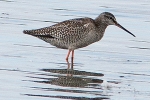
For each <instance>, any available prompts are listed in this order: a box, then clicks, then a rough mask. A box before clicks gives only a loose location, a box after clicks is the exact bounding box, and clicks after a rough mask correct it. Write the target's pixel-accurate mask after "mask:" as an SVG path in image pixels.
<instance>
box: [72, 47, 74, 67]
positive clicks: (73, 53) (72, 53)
mask: <svg viewBox="0 0 150 100" xmlns="http://www.w3.org/2000/svg"><path fill="white" fill-rule="evenodd" d="M73 60H74V50H72V56H71V68H73Z"/></svg>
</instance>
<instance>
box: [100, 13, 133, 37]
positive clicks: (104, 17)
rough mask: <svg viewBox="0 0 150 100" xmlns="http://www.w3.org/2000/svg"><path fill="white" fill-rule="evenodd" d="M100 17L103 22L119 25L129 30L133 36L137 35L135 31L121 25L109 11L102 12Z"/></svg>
mask: <svg viewBox="0 0 150 100" xmlns="http://www.w3.org/2000/svg"><path fill="white" fill-rule="evenodd" d="M99 17H100V19H101V20H102V22H103V23H105V24H107V25H115V26H118V27H119V28H121V29H123V30H124V31H126V32H128V33H129V34H131V35H132V36H134V37H135V35H134V34H133V33H131V32H130V31H128V30H127V29H125V28H124V27H123V26H121V25H120V24H119V23H118V22H117V20H116V18H115V16H114V15H113V14H111V13H109V12H103V13H101V14H100V16H99Z"/></svg>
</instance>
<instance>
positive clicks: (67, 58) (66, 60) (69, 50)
mask: <svg viewBox="0 0 150 100" xmlns="http://www.w3.org/2000/svg"><path fill="white" fill-rule="evenodd" d="M70 52H71V50H69V51H68V54H67V57H66V61H68V58H69V55H70Z"/></svg>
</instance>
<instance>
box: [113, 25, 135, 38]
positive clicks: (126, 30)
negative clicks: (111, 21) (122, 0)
mask: <svg viewBox="0 0 150 100" xmlns="http://www.w3.org/2000/svg"><path fill="white" fill-rule="evenodd" d="M116 26H118V27H119V28H121V29H123V30H124V31H126V32H128V33H129V34H131V35H132V36H134V37H136V36H135V35H134V34H133V33H131V32H130V31H128V30H127V29H125V28H124V27H123V26H121V25H120V24H119V23H116Z"/></svg>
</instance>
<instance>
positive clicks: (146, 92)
mask: <svg viewBox="0 0 150 100" xmlns="http://www.w3.org/2000/svg"><path fill="white" fill-rule="evenodd" d="M104 11H107V12H111V13H113V14H114V15H115V16H116V19H117V21H118V22H119V23H120V24H121V25H123V26H124V27H125V28H127V29H128V30H130V31H131V32H132V33H134V34H135V35H136V38H134V37H132V36H131V35H130V34H128V33H126V32H124V31H123V30H121V29H119V28H118V27H116V26H109V27H108V28H107V29H106V33H105V36H104V37H103V39H102V40H101V41H99V42H97V43H94V44H92V45H90V46H88V47H86V48H82V49H78V50H75V60H74V62H75V64H74V70H71V69H68V70H67V67H68V65H67V63H66V61H65V57H66V54H67V50H61V49H57V48H55V47H53V46H51V45H49V44H48V43H45V42H44V41H41V40H39V39H38V38H35V37H32V36H28V35H25V34H23V33H22V31H23V30H25V29H37V28H42V27H46V26H50V25H53V24H55V23H57V22H60V21H64V20H67V19H72V18H80V17H91V18H95V17H97V16H98V15H99V14H100V13H101V12H104ZM149 26H150V1H148V0H137V1H136V2H135V1H134V0H130V1H129V0H127V1H123V0H114V1H113V2H112V1H111V0H105V1H104V0H89V1H88V0H74V1H73V0H63V1H62V0H53V1H50V0H28V1H25V0H0V100H43V99H44V100H105V99H110V100H149V98H150V88H149V86H150V39H149V38H150V33H149V32H150V28H149Z"/></svg>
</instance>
